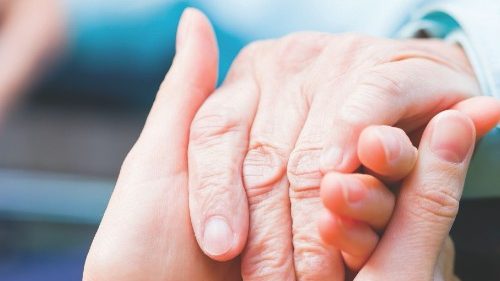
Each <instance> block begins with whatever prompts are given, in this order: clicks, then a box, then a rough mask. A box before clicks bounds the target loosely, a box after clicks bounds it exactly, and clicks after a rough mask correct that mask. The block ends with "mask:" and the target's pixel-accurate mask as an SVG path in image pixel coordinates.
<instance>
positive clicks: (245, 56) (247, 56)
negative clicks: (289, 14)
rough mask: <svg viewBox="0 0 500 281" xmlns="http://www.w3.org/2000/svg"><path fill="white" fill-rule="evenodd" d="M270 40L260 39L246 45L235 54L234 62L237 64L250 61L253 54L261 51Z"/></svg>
mask: <svg viewBox="0 0 500 281" xmlns="http://www.w3.org/2000/svg"><path fill="white" fill-rule="evenodd" d="M271 42H272V41H271V40H260V41H254V42H252V43H250V44H248V45H246V46H245V47H244V48H243V49H242V50H241V51H240V52H239V53H238V55H237V56H236V59H235V63H238V64H239V63H244V62H248V61H252V60H253V59H254V58H255V56H256V55H258V54H260V53H261V52H263V50H265V49H266V47H267V46H269V45H270V44H271Z"/></svg>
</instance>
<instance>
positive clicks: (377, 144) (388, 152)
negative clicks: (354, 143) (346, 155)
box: [358, 126, 418, 182]
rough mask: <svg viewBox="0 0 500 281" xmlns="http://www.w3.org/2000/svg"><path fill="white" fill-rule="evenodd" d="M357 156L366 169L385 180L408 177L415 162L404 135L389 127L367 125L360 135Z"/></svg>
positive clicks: (409, 143)
mask: <svg viewBox="0 0 500 281" xmlns="http://www.w3.org/2000/svg"><path fill="white" fill-rule="evenodd" d="M358 156H359V159H360V161H361V163H362V164H363V166H365V167H366V168H368V169H369V170H370V171H372V172H373V173H375V174H376V175H377V176H381V177H382V178H383V179H384V180H385V181H389V182H392V181H397V180H400V179H401V178H403V177H405V176H406V175H408V173H409V172H410V171H411V170H412V169H413V167H414V165H415V163H416V161H417V156H418V153H417V149H416V148H415V147H414V146H413V144H412V142H411V140H410V138H409V137H408V136H407V135H406V133H405V132H404V131H403V130H401V129H399V128H396V127H391V126H370V127H368V128H366V129H365V130H364V131H363V132H362V133H361V136H360V140H359V143H358Z"/></svg>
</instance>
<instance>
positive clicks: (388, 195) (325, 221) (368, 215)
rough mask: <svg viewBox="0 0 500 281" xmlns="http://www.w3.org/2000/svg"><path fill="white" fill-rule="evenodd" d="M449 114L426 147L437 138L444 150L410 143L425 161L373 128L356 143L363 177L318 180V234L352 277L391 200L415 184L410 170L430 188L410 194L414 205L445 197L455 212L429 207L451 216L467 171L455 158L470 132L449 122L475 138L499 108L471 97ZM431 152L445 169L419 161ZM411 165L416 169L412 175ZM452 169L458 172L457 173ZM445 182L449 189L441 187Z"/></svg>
mask: <svg viewBox="0 0 500 281" xmlns="http://www.w3.org/2000/svg"><path fill="white" fill-rule="evenodd" d="M453 109H455V110H451V111H446V114H445V112H443V113H440V114H438V115H437V116H436V117H434V118H433V120H436V121H432V122H431V123H430V124H431V125H429V126H433V124H435V123H436V122H437V120H439V126H438V127H437V128H434V129H432V131H433V132H434V133H433V136H435V137H433V139H432V141H433V144H434V143H436V141H437V139H438V138H439V137H440V138H441V139H442V142H443V143H444V144H445V145H443V147H441V148H439V149H434V150H430V149H429V148H428V145H427V146H426V145H425V142H430V140H429V139H428V138H429V135H428V134H427V135H425V134H424V138H423V139H416V137H415V139H414V140H413V142H414V143H419V142H420V143H421V144H420V153H421V155H420V159H430V160H426V161H424V160H417V159H418V153H417V149H416V148H415V147H414V146H413V144H412V142H411V140H410V139H409V138H408V136H407V135H406V134H405V133H404V132H403V131H402V130H401V129H399V128H395V127H390V126H380V125H376V126H370V127H368V128H366V129H364V130H363V132H362V133H361V135H360V138H359V142H358V157H359V159H360V161H361V163H362V165H363V171H364V173H347V174H345V173H336V172H331V173H328V174H326V175H325V176H324V177H323V179H322V182H321V198H322V200H323V203H324V205H325V206H326V207H327V209H328V211H326V212H325V213H324V215H323V216H322V219H321V220H320V225H319V229H320V234H321V236H322V238H323V240H324V241H325V242H326V243H327V244H330V245H332V246H334V247H336V248H337V249H340V250H341V252H342V256H343V257H344V262H345V264H346V266H347V267H348V268H349V269H351V270H352V271H354V272H357V271H359V270H360V269H361V268H362V266H363V265H364V264H365V262H366V261H367V260H368V259H369V257H370V255H371V253H372V252H373V251H374V250H375V248H376V247H377V244H378V241H379V239H380V238H381V237H380V236H381V234H382V233H384V231H385V228H386V227H387V225H388V224H389V223H390V219H391V217H392V216H393V210H394V205H395V201H396V194H397V193H398V191H399V190H400V189H401V188H404V186H406V185H413V184H414V182H415V179H412V177H411V176H409V175H412V174H413V173H416V171H415V170H416V169H425V170H426V172H425V173H424V172H422V173H420V174H419V176H420V177H421V178H422V179H421V180H420V181H421V182H423V183H425V185H426V186H427V185H430V186H431V187H425V190H424V191H421V190H417V191H415V192H421V193H422V194H418V195H419V199H421V202H418V203H421V204H429V201H431V200H435V201H438V200H439V199H442V198H439V194H441V193H443V194H447V193H451V194H452V195H453V196H455V198H454V199H455V201H456V202H449V204H450V205H451V203H456V206H440V205H443V204H445V203H447V202H441V201H438V202H434V204H433V206H436V208H437V207H442V208H445V207H448V208H450V209H452V208H454V209H453V211H454V212H456V211H457V209H458V201H459V199H460V194H461V188H462V185H463V180H464V175H465V174H466V171H467V167H468V158H464V159H461V158H463V155H464V153H465V152H467V153H469V151H468V150H467V147H470V146H471V144H470V141H469V140H470V139H471V138H472V139H473V134H472V133H473V131H472V130H469V129H467V128H465V127H464V126H458V125H460V123H459V122H458V121H457V120H456V119H457V118H458V120H460V118H459V117H455V116H460V115H458V113H460V114H461V116H462V117H461V119H462V121H461V122H462V123H464V124H467V120H468V119H470V120H471V122H469V123H473V124H474V127H475V129H474V131H477V132H478V133H477V138H479V137H482V136H483V134H484V133H486V132H487V131H489V130H491V129H492V128H493V127H494V126H495V124H496V123H497V122H499V121H500V103H499V102H498V101H496V100H495V99H494V98H492V97H474V98H471V99H468V100H465V101H462V102H460V103H458V104H457V105H455V106H454V107H453ZM457 124H458V125H457ZM428 130H431V129H428ZM418 137H419V138H420V136H418ZM421 141H422V142H421ZM436 151H437V152H438V153H440V154H441V155H444V156H446V157H447V159H444V160H447V161H448V162H449V163H448V165H442V167H440V168H436V167H435V166H436V164H434V163H433V161H436V160H437V159H436V158H435V157H434V158H430V157H425V158H422V157H423V156H424V155H425V154H430V152H436ZM422 153H423V154H424V155H422ZM435 154H436V153H435ZM446 157H445V158H446ZM431 160H432V161H431ZM445 163H446V162H445ZM415 164H418V166H417V168H416V169H415V168H414V167H415ZM454 166H460V169H459V171H457V169H456V168H453V167H454ZM454 178H455V179H454ZM401 179H403V180H402V181H400V180H401ZM453 179H454V181H452V180H453ZM441 181H443V182H441ZM417 182H418V181H417ZM448 182H450V184H445V183H448ZM420 184H421V183H420ZM389 186H390V188H389ZM411 188H418V187H411ZM428 189H430V191H429V190H428ZM450 189H453V190H455V191H453V190H450ZM405 199H407V198H401V200H405ZM410 202H413V201H410ZM419 208H422V206H421V205H416V206H414V207H411V208H410V209H411V210H413V212H415V213H419V214H425V211H426V210H419ZM450 211H451V210H450ZM454 212H451V213H452V214H450V216H451V217H453V218H454V217H455V215H456V213H454ZM435 215H436V214H435ZM446 233H447V232H446Z"/></svg>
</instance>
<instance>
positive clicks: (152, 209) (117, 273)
mask: <svg viewBox="0 0 500 281" xmlns="http://www.w3.org/2000/svg"><path fill="white" fill-rule="evenodd" d="M216 68H217V47H216V43H215V38H214V36H213V33H212V30H211V28H210V25H209V24H208V21H207V20H206V18H204V17H203V16H202V15H201V14H200V13H198V12H193V11H188V12H186V13H185V14H184V16H183V19H182V20H181V23H180V27H179V33H178V38H177V54H176V57H175V59H174V63H173V66H172V68H171V70H170V71H169V73H168V74H167V77H166V78H165V81H164V82H163V84H162V86H161V88H160V90H159V92H158V96H157V98H156V101H155V103H154V105H153V108H152V110H151V113H150V114H149V117H148V119H147V123H146V125H145V127H144V130H143V132H142V134H141V136H140V138H139V140H138V141H137V143H136V144H135V146H134V148H133V149H132V151H131V152H130V153H129V155H128V156H127V159H126V160H125V162H124V164H123V167H122V170H121V172H120V177H119V179H118V183H117V185H116V188H115V190H114V192H113V196H112V199H111V201H110V203H109V206H108V208H107V210H106V214H105V215H104V218H103V220H102V222H101V225H100V227H99V230H98V232H97V234H96V237H95V239H94V242H93V243H92V247H91V250H90V252H89V254H88V257H87V261H86V264H85V272H84V277H83V279H84V280H87V281H98V280H103V281H113V280H119V281H127V280H169V281H171V280H179V281H185V280H220V281H225V280H228V281H231V280H240V279H241V277H240V274H239V269H240V265H239V262H238V261H237V260H235V261H231V262H226V263H220V262H214V261H212V260H210V259H209V258H208V257H207V256H205V255H204V254H203V252H202V251H201V250H200V249H199V247H198V245H197V244H196V240H195V238H194V234H193V231H192V228H191V221H190V220H189V211H188V170H187V169H188V167H187V148H188V137H189V126H190V125H191V121H192V119H193V117H194V115H195V113H196V110H197V109H198V107H199V106H200V105H201V104H202V103H203V101H204V100H205V98H206V97H207V96H208V95H209V94H210V93H211V92H212V91H213V88H214V86H215V81H216V76H217V70H216Z"/></svg>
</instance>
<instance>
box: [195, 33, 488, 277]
mask: <svg viewBox="0 0 500 281" xmlns="http://www.w3.org/2000/svg"><path fill="white" fill-rule="evenodd" d="M478 94H479V87H478V85H477V82H476V80H475V78H474V76H473V73H472V70H471V68H470V66H469V64H468V62H467V59H466V57H465V55H464V53H463V52H462V50H461V49H460V48H459V47H457V46H454V45H448V44H446V43H444V42H440V41H433V40H408V41H396V40H386V39H377V38H371V37H365V36H359V35H341V36H333V35H328V34H320V33H298V34H295V35H291V36H287V37H285V38H283V39H279V40H271V41H264V42H260V43H255V44H252V45H251V46H250V47H247V48H246V49H245V50H243V52H242V53H241V54H240V55H239V56H238V58H237V59H236V61H235V63H234V64H233V66H232V68H231V70H230V72H229V74H228V77H227V79H226V81H225V82H224V84H223V85H222V86H221V87H220V88H219V89H218V90H216V92H215V93H214V94H213V95H212V96H211V97H210V98H209V99H208V100H207V101H206V103H205V104H204V105H203V106H202V107H201V109H200V110H199V112H198V113H197V115H196V117H195V120H194V122H193V124H192V127H191V137H190V144H189V171H190V173H189V178H190V180H189V182H190V193H189V195H190V198H189V200H190V211H191V219H192V222H193V228H194V231H195V234H196V237H197V240H198V243H199V244H200V246H201V248H202V249H203V251H204V252H205V253H206V254H207V255H209V256H211V257H212V258H214V259H217V260H229V259H231V258H233V257H235V256H237V255H238V254H239V253H240V252H241V251H242V250H243V246H244V245H245V241H247V233H248V242H247V246H246V249H245V251H244V252H243V255H242V274H243V277H244V278H245V279H249V280H253V279H262V278H267V279H270V280H271V279H272V280H290V279H294V278H295V277H296V278H297V279H299V280H332V278H334V280H343V279H344V277H343V270H344V269H343V264H342V260H341V257H340V254H339V252H338V251H337V250H335V249H332V248H330V247H325V246H323V244H322V243H321V241H320V239H319V236H318V233H317V231H316V219H317V218H318V215H319V211H320V210H321V202H320V199H319V196H318V187H319V181H320V178H321V174H322V172H323V173H326V172H328V171H340V172H353V171H354V170H355V169H356V168H357V167H358V166H359V159H358V158H357V150H356V145H357V140H358V137H359V135H360V133H361V131H362V130H363V129H364V128H366V127H367V126H369V125H377V124H378V125H382V124H385V125H396V126H398V127H401V128H402V129H404V130H405V131H406V132H407V133H409V134H416V135H418V134H420V133H421V132H422V130H423V127H424V126H425V124H427V122H428V121H429V120H430V119H431V118H432V116H434V115H435V114H436V113H437V112H440V111H442V110H445V109H448V108H450V107H451V106H453V105H454V104H456V103H457V102H459V101H461V100H463V99H465V98H468V97H472V96H475V95H478ZM242 174H243V177H241V175H242ZM247 198H248V199H247ZM431 199H432V198H431ZM247 200H248V201H247ZM247 202H248V205H247ZM332 276H335V277H332ZM335 278H337V279H335Z"/></svg>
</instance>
